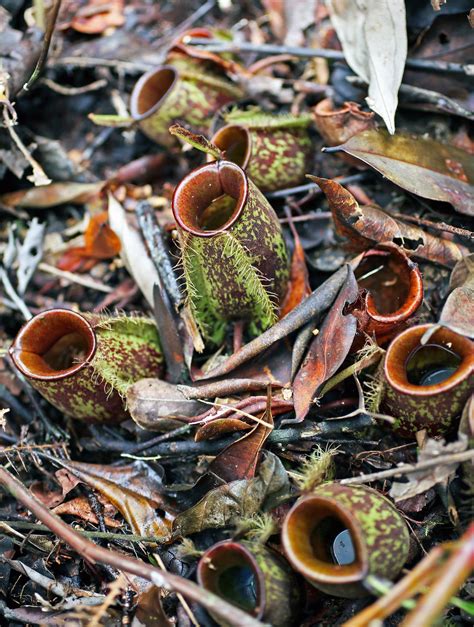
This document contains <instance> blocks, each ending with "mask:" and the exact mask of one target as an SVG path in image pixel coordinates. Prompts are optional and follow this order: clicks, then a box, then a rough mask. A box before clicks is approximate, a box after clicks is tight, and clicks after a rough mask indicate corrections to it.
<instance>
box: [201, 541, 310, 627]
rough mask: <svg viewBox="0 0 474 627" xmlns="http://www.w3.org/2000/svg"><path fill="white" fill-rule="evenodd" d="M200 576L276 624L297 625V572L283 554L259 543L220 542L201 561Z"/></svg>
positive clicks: (211, 587) (236, 602)
mask: <svg viewBox="0 0 474 627" xmlns="http://www.w3.org/2000/svg"><path fill="white" fill-rule="evenodd" d="M197 578H198V582H199V584H200V585H201V586H202V587H203V588H204V589H206V590H209V591H211V592H214V593H215V594H217V595H218V596H220V597H223V598H224V599H225V600H226V601H228V602H229V603H232V604H233V605H236V606H237V607H240V609H243V610H245V611H246V612H248V613H249V614H251V615H253V616H254V617H255V618H256V619H257V620H260V621H263V622H264V623H267V624H270V625H273V626H274V627H287V626H288V625H293V624H294V623H295V619H296V618H297V616H298V614H299V613H300V607H299V604H300V600H301V594H300V589H301V586H300V585H299V582H298V580H297V577H296V575H295V573H294V572H293V571H292V569H291V568H290V566H289V564H288V563H287V562H286V560H285V559H284V558H283V557H282V556H281V555H278V554H277V553H275V551H272V550H270V549H268V548H266V547H265V546H263V545H261V544H258V543H256V542H233V541H231V540H225V541H223V542H218V543H217V544H215V545H214V546H212V547H211V548H210V549H208V550H207V551H206V552H205V553H204V555H203V556H202V558H201V560H200V561H199V564H198V568H197ZM214 618H215V620H216V621H217V622H218V623H219V624H220V625H227V624H228V623H225V622H224V621H222V620H220V619H219V618H218V617H217V616H215V617H214Z"/></svg>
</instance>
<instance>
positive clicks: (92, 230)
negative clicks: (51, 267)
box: [57, 211, 121, 272]
mask: <svg viewBox="0 0 474 627" xmlns="http://www.w3.org/2000/svg"><path fill="white" fill-rule="evenodd" d="M84 241H85V245H84V246H75V247H73V248H70V249H69V250H67V251H66V252H65V253H64V255H62V257H61V259H60V260H59V261H58V264H57V265H58V268H60V269H61V270H67V271H69V272H85V271H86V270H90V269H91V268H93V267H94V265H95V264H96V263H97V261H99V260H101V259H110V258H111V257H115V256H116V255H118V254H119V252H120V249H121V243H120V239H119V238H118V237H117V235H116V234H115V232H114V231H113V230H112V229H111V228H110V226H109V225H108V213H107V211H101V212H100V213H98V214H96V215H93V216H92V218H91V219H90V220H89V224H88V225H87V228H86V231H85V233H84Z"/></svg>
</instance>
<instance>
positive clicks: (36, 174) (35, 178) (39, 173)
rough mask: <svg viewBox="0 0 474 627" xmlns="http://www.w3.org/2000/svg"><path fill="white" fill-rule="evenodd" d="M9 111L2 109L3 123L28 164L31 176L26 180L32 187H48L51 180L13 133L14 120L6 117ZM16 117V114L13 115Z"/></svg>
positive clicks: (16, 134) (15, 133)
mask: <svg viewBox="0 0 474 627" xmlns="http://www.w3.org/2000/svg"><path fill="white" fill-rule="evenodd" d="M8 114H9V109H8V108H7V107H4V108H3V122H4V124H5V126H6V128H7V131H8V133H9V135H10V137H11V138H12V141H13V143H14V144H15V145H16V147H17V148H18V150H19V151H20V152H21V154H22V155H23V156H24V157H25V159H26V160H27V161H28V163H29V164H30V166H31V168H32V170H33V174H32V175H31V176H28V177H27V179H28V180H29V181H31V182H32V183H33V184H34V185H48V184H49V183H51V179H50V178H48V177H47V176H46V174H45V172H44V170H43V168H42V167H41V166H40V164H39V163H38V162H37V161H36V159H35V158H34V157H33V156H32V155H31V154H30V153H29V151H28V149H27V147H26V146H25V144H24V143H23V142H22V141H21V139H20V137H19V135H18V133H17V132H16V131H15V129H14V128H13V127H14V124H15V123H16V120H15V118H13V119H11V118H9V117H8ZM15 115H16V114H15Z"/></svg>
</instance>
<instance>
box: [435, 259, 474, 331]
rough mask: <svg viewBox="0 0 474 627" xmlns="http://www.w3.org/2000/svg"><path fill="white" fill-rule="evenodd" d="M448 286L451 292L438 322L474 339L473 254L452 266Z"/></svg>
mask: <svg viewBox="0 0 474 627" xmlns="http://www.w3.org/2000/svg"><path fill="white" fill-rule="evenodd" d="M449 285H450V288H451V289H452V290H453V291H452V292H451V294H450V295H449V296H448V298H447V300H446V302H445V304H444V307H443V310H442V311H441V316H440V318H439V322H440V324H442V325H443V326H445V327H448V328H449V329H451V330H453V331H455V332H456V333H460V334H461V335H466V336H467V337H474V253H471V254H470V255H467V256H466V257H464V258H463V259H461V261H458V263H457V264H456V265H455V266H454V269H453V271H452V273H451V280H450V284H449Z"/></svg>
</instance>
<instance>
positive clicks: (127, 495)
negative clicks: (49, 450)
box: [51, 458, 171, 539]
mask: <svg viewBox="0 0 474 627" xmlns="http://www.w3.org/2000/svg"><path fill="white" fill-rule="evenodd" d="M51 461H54V463H56V464H59V465H60V466H62V468H64V469H65V470H66V471H67V472H68V474H72V475H73V476H74V477H76V478H77V480H79V481H82V482H83V483H86V484H87V485H89V486H91V487H92V488H94V489H95V490H97V491H98V492H100V494H101V495H102V496H104V497H105V498H107V499H108V500H109V501H110V502H111V503H112V505H114V507H116V508H117V509H118V511H119V512H120V513H121V514H122V516H123V517H124V518H125V520H126V521H127V522H128V524H129V525H130V527H131V528H132V530H133V532H134V533H136V534H139V535H142V536H153V537H157V538H163V539H165V538H167V537H168V535H169V530H170V525H171V521H170V517H168V518H165V517H164V516H163V515H162V514H161V513H159V512H158V511H157V510H162V509H163V508H164V507H165V503H164V497H163V495H162V494H161V491H160V490H159V488H160V487H161V477H160V476H159V475H158V474H157V473H156V472H155V471H154V470H153V469H152V468H151V467H150V466H149V465H147V464H145V463H144V462H134V463H133V464H129V465H127V466H107V465H102V464H83V463H81V462H74V461H69V460H63V459H58V458H51ZM64 489H65V488H64V486H63V491H64ZM166 507H167V509H168V506H167V505H166Z"/></svg>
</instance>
